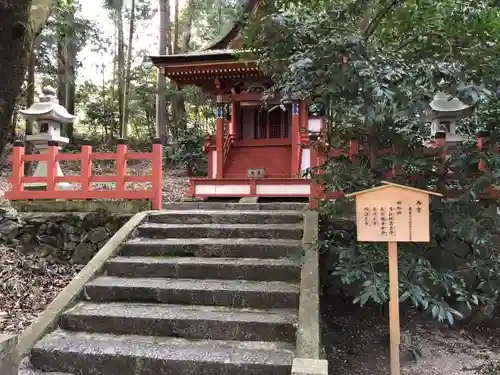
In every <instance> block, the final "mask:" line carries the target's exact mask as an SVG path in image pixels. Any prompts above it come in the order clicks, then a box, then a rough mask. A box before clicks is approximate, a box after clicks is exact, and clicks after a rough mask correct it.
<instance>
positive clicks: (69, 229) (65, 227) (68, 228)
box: [61, 223, 75, 234]
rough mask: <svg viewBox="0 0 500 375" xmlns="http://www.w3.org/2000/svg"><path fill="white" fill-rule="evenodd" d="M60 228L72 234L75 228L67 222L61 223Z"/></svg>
mask: <svg viewBox="0 0 500 375" xmlns="http://www.w3.org/2000/svg"><path fill="white" fill-rule="evenodd" d="M61 228H62V230H63V231H64V233H65V234H73V233H75V228H74V227H72V226H71V225H70V224H69V223H62V224H61Z"/></svg>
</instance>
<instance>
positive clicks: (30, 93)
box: [25, 38, 40, 135]
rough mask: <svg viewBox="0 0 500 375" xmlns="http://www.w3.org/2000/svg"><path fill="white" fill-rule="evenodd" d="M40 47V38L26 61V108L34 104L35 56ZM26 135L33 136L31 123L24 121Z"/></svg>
mask: <svg viewBox="0 0 500 375" xmlns="http://www.w3.org/2000/svg"><path fill="white" fill-rule="evenodd" d="M39 45H40V38H37V40H36V41H35V43H33V44H32V47H31V51H30V54H29V61H28V78H27V82H26V107H29V106H31V105H32V104H33V103H34V102H35V69H36V55H37V52H38V46H39ZM25 134H26V135H32V134H33V121H32V120H26V131H25Z"/></svg>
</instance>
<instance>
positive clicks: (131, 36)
mask: <svg viewBox="0 0 500 375" xmlns="http://www.w3.org/2000/svg"><path fill="white" fill-rule="evenodd" d="M134 32H135V0H132V5H131V7H130V27H129V34H128V52H127V63H126V71H125V87H124V89H123V91H124V98H123V110H122V112H123V120H122V131H121V137H122V138H127V136H128V119H129V99H130V81H131V76H130V73H131V68H132V51H133V42H134Z"/></svg>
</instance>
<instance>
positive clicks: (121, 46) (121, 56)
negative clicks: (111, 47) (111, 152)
mask: <svg viewBox="0 0 500 375" xmlns="http://www.w3.org/2000/svg"><path fill="white" fill-rule="evenodd" d="M116 12H117V23H116V26H117V28H118V111H119V119H120V120H119V124H120V134H123V133H124V129H123V99H124V96H125V31H124V30H123V6H122V7H120V8H119V9H117V10H116Z"/></svg>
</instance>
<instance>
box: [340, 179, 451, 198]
mask: <svg viewBox="0 0 500 375" xmlns="http://www.w3.org/2000/svg"><path fill="white" fill-rule="evenodd" d="M382 183H383V184H385V185H381V186H376V187H374V188H371V189H366V190H361V191H357V192H355V193H351V194H346V195H345V197H346V198H352V197H355V196H357V195H361V194H366V193H371V192H372V191H377V190H382V189H387V188H390V187H394V188H398V189H403V190H410V191H414V192H418V193H424V194H428V195H435V196H437V197H442V196H443V194H440V193H436V192H434V191H429V190H423V189H417V188H414V187H411V186H406V185H400V184H395V183H393V182H388V181H382Z"/></svg>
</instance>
